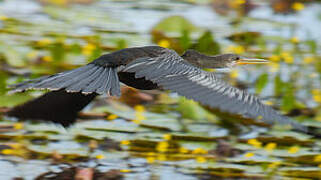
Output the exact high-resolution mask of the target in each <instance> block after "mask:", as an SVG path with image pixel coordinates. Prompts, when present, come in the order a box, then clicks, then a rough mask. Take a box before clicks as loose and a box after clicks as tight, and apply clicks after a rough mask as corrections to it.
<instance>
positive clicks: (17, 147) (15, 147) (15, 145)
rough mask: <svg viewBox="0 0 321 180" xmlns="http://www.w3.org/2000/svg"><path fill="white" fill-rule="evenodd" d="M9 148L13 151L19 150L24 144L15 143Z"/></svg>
mask: <svg viewBox="0 0 321 180" xmlns="http://www.w3.org/2000/svg"><path fill="white" fill-rule="evenodd" d="M9 146H10V147H11V148H13V149H19V148H22V147H23V145H22V144H18V143H13V144H10V145H9Z"/></svg>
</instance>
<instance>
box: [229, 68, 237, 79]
mask: <svg viewBox="0 0 321 180" xmlns="http://www.w3.org/2000/svg"><path fill="white" fill-rule="evenodd" d="M238 76H239V72H238V70H237V69H233V70H232V71H231V72H230V77H231V78H233V79H235V78H237V77H238Z"/></svg>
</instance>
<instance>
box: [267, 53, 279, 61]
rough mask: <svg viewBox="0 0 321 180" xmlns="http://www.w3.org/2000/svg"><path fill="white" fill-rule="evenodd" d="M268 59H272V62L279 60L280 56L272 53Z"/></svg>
mask: <svg viewBox="0 0 321 180" xmlns="http://www.w3.org/2000/svg"><path fill="white" fill-rule="evenodd" d="M269 59H270V61H274V62H279V61H280V60H281V58H280V56H278V55H274V54H273V55H272V56H270V57H269Z"/></svg>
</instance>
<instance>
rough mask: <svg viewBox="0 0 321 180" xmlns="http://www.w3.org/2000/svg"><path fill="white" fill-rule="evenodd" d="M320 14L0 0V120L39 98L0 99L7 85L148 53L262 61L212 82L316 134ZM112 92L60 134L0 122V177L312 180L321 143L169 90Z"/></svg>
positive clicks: (93, 0)
mask: <svg viewBox="0 0 321 180" xmlns="http://www.w3.org/2000/svg"><path fill="white" fill-rule="evenodd" d="M320 10H321V4H320V1H317V0H272V1H264V0H260V1H251V0H227V1H220V0H175V1H167V0H163V1H154V0H138V1H123V0H113V1H105V0H38V1H36V0H2V1H0V69H1V72H0V112H5V111H6V110H8V108H10V107H12V106H15V105H17V104H20V103H22V102H25V101H27V100H29V99H32V98H34V97H36V96H39V95H40V94H42V93H43V92H41V91H30V92H24V93H18V94H12V95H8V93H7V92H8V90H9V89H7V88H6V86H7V85H8V84H12V83H16V82H20V81H23V80H27V79H30V78H35V77H39V76H42V75H49V74H53V73H57V72H61V71H64V70H69V69H73V68H76V67H79V66H82V65H84V64H86V63H88V62H90V61H92V60H93V59H95V58H97V57H98V56H100V55H101V54H103V53H108V52H112V51H115V50H118V49H122V48H126V47H133V46H145V45H151V44H157V45H159V46H162V47H166V48H171V49H174V50H176V51H177V52H178V53H180V54H181V53H183V52H184V51H185V50H186V49H196V50H198V51H200V52H202V53H205V54H210V55H214V54H219V53H237V54H241V55H244V56H248V57H260V58H265V59H269V60H270V61H271V63H270V64H269V65H268V66H248V67H239V68H236V69H233V70H230V71H228V72H225V73H221V72H218V75H219V76H221V78H222V79H224V80H226V81H228V82H229V83H231V84H232V85H234V86H236V87H238V88H240V89H244V90H247V91H249V92H251V93H255V94H257V95H258V96H260V97H261V99H262V100H263V101H264V102H265V103H266V104H268V105H271V106H273V107H274V108H276V109H278V110H280V111H281V112H282V113H284V114H287V115H288V116H291V117H293V119H295V120H297V121H300V122H301V123H303V124H306V125H310V126H313V127H318V128H321V123H320V122H321V108H320V107H321V90H320V89H321V83H320V82H321V76H320V72H321V55H320V43H321V33H320V29H321V13H320V12H321V11H320ZM122 94H123V95H122V97H121V98H119V99H116V98H106V97H100V98H97V100H96V101H95V102H94V103H92V104H91V105H90V106H89V107H88V108H86V110H85V111H84V112H82V113H81V114H80V119H81V120H79V122H78V123H77V124H76V125H75V126H73V127H71V128H69V129H68V130H64V129H63V128H61V127H59V126H57V125H52V124H47V123H41V122H40V123H36V122H23V123H22V122H17V121H16V120H13V119H10V118H8V117H4V116H0V118H1V121H0V158H1V159H0V167H1V168H0V169H1V170H0V177H2V179H11V178H13V177H22V178H35V177H38V179H46V177H47V176H49V175H50V176H54V177H56V178H63V177H70V178H71V179H72V177H77V175H79V174H83V173H84V172H85V174H87V175H86V176H88V178H89V179H90V178H91V179H95V178H98V177H100V178H107V177H109V178H110V177H114V178H115V179H121V178H126V179H137V178H139V179H154V178H159V179H160V178H179V179H210V178H224V177H226V178H230V179H233V178H235V179H237V178H243V179H247V178H254V179H266V178H272V179H275V178H284V179H286V178H288V179H290V178H291V177H296V178H315V179H317V178H318V177H321V140H320V139H316V138H313V137H311V136H309V135H306V134H302V133H296V132H292V131H290V130H289V129H288V128H284V127H278V126H275V127H269V128H267V127H265V126H261V125H260V124H258V123H255V122H254V121H249V120H246V119H242V118H240V117H237V116H233V115H229V114H225V113H221V112H216V111H214V110H213V111H211V112H209V111H208V110H205V109H204V108H203V107H202V106H201V105H199V104H198V103H196V102H194V101H191V100H187V99H185V98H182V97H178V96H177V95H176V94H173V93H169V92H160V91H150V92H146V91H138V90H135V89H133V88H128V87H125V86H124V87H122ZM33 167H34V170H33V171H32V172H30V169H31V168H33ZM52 168H56V169H59V170H60V171H53V170H52ZM1 171H3V172H1ZM94 177H95V178H94Z"/></svg>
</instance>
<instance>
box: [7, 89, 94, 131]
mask: <svg viewBox="0 0 321 180" xmlns="http://www.w3.org/2000/svg"><path fill="white" fill-rule="evenodd" d="M96 96H97V94H96V93H92V94H88V95H85V94H82V93H80V92H78V93H68V92H66V91H65V90H59V91H51V92H48V93H46V94H44V95H42V96H40V97H38V98H36V99H33V100H31V101H28V102H26V103H25V104H22V105H19V106H16V107H14V108H13V109H11V110H10V111H9V112H7V113H6V114H7V115H8V116H12V117H17V118H20V119H37V120H45V121H52V122H55V123H60V124H62V125H63V126H65V127H67V126H69V125H70V124H72V123H74V122H75V120H76V118H77V114H78V112H79V111H80V110H82V109H83V108H84V107H85V106H87V105H88V104H89V103H90V102H91V101H92V100H93V99H94V98H95V97H96Z"/></svg>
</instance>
